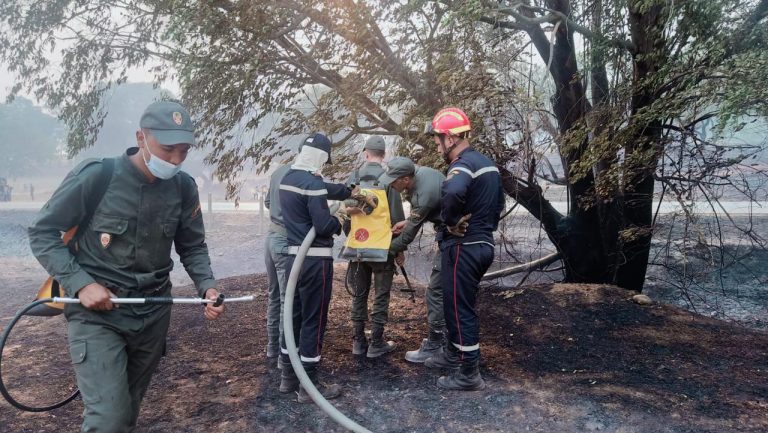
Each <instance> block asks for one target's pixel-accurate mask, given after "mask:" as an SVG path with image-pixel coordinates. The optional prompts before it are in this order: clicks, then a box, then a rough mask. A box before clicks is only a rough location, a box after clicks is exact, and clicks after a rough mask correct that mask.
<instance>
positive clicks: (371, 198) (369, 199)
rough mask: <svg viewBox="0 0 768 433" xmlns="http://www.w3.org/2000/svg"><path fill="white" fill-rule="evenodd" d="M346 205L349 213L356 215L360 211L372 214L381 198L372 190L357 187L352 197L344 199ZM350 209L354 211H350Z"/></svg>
mask: <svg viewBox="0 0 768 433" xmlns="http://www.w3.org/2000/svg"><path fill="white" fill-rule="evenodd" d="M344 205H345V206H346V207H347V209H348V212H347V213H348V214H349V215H355V214H359V213H364V214H366V215H370V214H372V213H373V211H374V209H376V208H377V207H378V206H379V198H378V197H376V194H374V193H372V192H370V191H366V190H363V189H360V188H358V187H355V189H353V190H352V195H351V196H350V198H348V199H346V200H344ZM355 208H356V210H355ZM349 210H352V211H351V212H349Z"/></svg>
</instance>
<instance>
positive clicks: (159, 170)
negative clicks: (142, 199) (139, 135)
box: [141, 136, 181, 179]
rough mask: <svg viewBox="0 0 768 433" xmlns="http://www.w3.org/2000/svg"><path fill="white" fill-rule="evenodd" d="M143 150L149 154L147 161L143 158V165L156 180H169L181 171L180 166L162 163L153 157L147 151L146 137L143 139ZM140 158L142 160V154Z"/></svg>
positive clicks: (166, 162)
mask: <svg viewBox="0 0 768 433" xmlns="http://www.w3.org/2000/svg"><path fill="white" fill-rule="evenodd" d="M144 149H146V151H147V153H149V160H147V159H146V158H144V163H145V164H147V168H148V169H149V172H150V173H152V176H155V177H156V178H158V179H170V178H172V177H173V176H176V173H178V172H179V170H181V164H179V165H175V164H171V163H170V162H168V161H164V160H162V159H160V158H158V157H156V156H155V155H153V154H152V152H150V151H149V143H147V137H146V136H145V137H144ZM141 156H142V158H143V157H144V154H143V153H142V154H141Z"/></svg>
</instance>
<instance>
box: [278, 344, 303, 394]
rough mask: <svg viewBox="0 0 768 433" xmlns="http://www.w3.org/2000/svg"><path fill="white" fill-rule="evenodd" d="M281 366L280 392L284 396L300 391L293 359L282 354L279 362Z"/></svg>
mask: <svg viewBox="0 0 768 433" xmlns="http://www.w3.org/2000/svg"><path fill="white" fill-rule="evenodd" d="M277 362H278V364H279V365H280V392H282V393H283V394H286V393H289V392H294V391H298V390H299V378H298V377H296V373H295V372H294V371H293V366H292V365H291V359H290V358H288V355H286V354H285V353H281V354H280V357H279V358H278V360H277Z"/></svg>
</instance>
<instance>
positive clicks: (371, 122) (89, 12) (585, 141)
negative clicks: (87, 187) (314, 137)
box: [0, 0, 768, 289]
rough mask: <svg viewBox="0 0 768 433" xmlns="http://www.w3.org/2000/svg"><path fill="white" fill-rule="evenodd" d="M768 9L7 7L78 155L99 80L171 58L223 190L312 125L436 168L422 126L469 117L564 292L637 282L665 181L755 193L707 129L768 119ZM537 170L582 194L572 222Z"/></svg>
mask: <svg viewBox="0 0 768 433" xmlns="http://www.w3.org/2000/svg"><path fill="white" fill-rule="evenodd" d="M767 15H768V0H715V1H706V2H703V1H697V0H679V1H675V2H669V1H662V0H589V1H587V0H571V1H567V0H515V1H490V0H472V1H452V0H442V1H425V0H400V1H374V0H369V1H363V0H357V1H354V0H334V1H325V2H310V1H304V0H280V1H270V0H265V1H246V0H242V1H237V0H211V1H173V0H164V1H155V0H145V1H140V0H124V1H120V2H114V1H106V0H101V1H91V2H82V1H74V0H54V1H47V2H32V1H18V2H6V3H4V4H2V5H0V17H2V18H0V19H2V20H3V25H2V30H0V58H2V59H3V60H4V61H5V62H7V63H8V64H9V69H10V70H11V71H13V72H15V73H17V74H18V76H19V77H21V78H22V80H21V81H20V82H19V84H18V86H17V88H16V89H15V90H21V89H25V90H26V91H29V92H33V93H34V94H35V95H36V96H37V97H39V98H40V99H41V100H44V101H46V102H47V103H48V104H49V105H50V106H51V107H53V108H55V109H57V110H60V113H61V117H62V119H63V120H64V121H65V122H66V123H67V124H68V125H69V126H70V131H69V136H68V145H69V148H70V149H71V150H72V151H77V150H79V149H83V148H86V147H88V146H89V145H90V144H92V143H93V142H94V140H95V137H96V134H95V131H96V130H97V128H98V127H99V126H100V122H101V119H103V114H104V113H103V112H101V111H100V107H101V106H100V104H101V101H102V99H101V94H102V93H103V92H104V91H105V87H104V86H102V85H101V84H100V83H120V82H123V81H125V79H126V76H127V75H126V71H127V69H128V68H147V67H149V66H147V65H151V64H156V63H154V62H156V61H160V63H159V66H156V67H153V68H152V72H154V73H155V74H156V77H157V79H158V81H162V80H164V79H176V80H178V81H179V82H180V83H181V87H182V92H183V97H184V99H185V101H186V102H187V103H188V104H189V105H190V106H191V108H192V111H193V112H195V113H197V115H198V116H199V120H200V126H201V137H202V142H204V143H206V144H207V145H209V146H210V149H211V153H210V155H209V161H210V162H212V163H215V164H217V166H218V169H219V174H220V175H221V176H224V177H233V176H234V175H235V174H236V173H237V172H238V171H239V170H240V169H242V167H243V166H244V165H245V164H246V163H253V164H255V166H256V167H257V169H262V170H263V169H265V168H266V167H267V165H268V163H269V162H270V161H271V159H272V158H273V157H274V156H276V155H281V154H283V153H285V152H287V148H286V146H285V143H284V142H283V141H281V139H282V138H284V137H293V136H295V135H299V134H304V133H306V132H308V131H315V130H319V131H324V132H326V133H329V134H333V135H334V136H335V138H336V140H335V142H336V146H337V148H341V149H342V151H341V152H338V153H340V154H342V155H349V152H346V150H347V148H346V147H347V146H348V145H350V144H352V143H353V142H354V139H355V137H357V136H358V135H360V134H371V133H376V134H382V135H387V136H392V137H395V138H396V139H397V142H398V143H399V145H400V151H401V152H404V153H408V154H410V155H411V156H413V157H414V158H415V159H417V160H419V161H420V162H421V163H424V164H432V165H437V164H439V162H438V158H436V153H435V152H434V151H433V150H434V147H433V145H432V144H431V143H429V142H428V141H427V140H425V138H424V137H422V136H421V134H420V131H421V130H422V129H423V125H424V123H425V121H427V120H428V119H430V118H431V116H432V114H433V113H434V112H435V111H436V110H437V109H439V108H441V107H442V106H446V105H457V106H461V107H462V108H464V109H466V110H467V111H468V112H469V113H470V116H471V118H472V120H473V122H474V125H475V129H474V134H475V135H474V142H475V143H476V145H478V146H479V147H481V148H482V150H483V151H484V152H486V153H487V154H489V155H491V156H492V157H493V158H494V159H495V161H496V162H497V164H498V165H499V167H500V168H502V171H503V174H504V176H503V177H504V181H505V188H506V190H507V192H508V193H509V194H510V195H512V196H513V197H515V198H516V199H517V201H518V202H519V203H520V204H521V205H523V206H524V207H526V208H527V209H528V210H529V211H530V212H531V213H532V214H533V215H534V216H536V217H537V218H539V219H540V220H541V222H542V225H543V227H544V228H545V230H546V232H547V234H548V236H549V238H550V239H551V240H552V242H553V243H554V244H555V245H556V246H557V248H558V251H559V252H560V253H561V254H562V256H563V260H564V264H565V267H566V277H567V279H569V280H571V281H605V282H614V283H618V284H620V285H622V286H624V287H629V288H635V289H641V288H642V283H643V281H644V276H645V268H646V266H647V263H648V251H649V246H650V239H651V236H652V233H653V227H654V224H653V209H652V198H653V194H654V191H655V186H656V185H661V186H662V190H663V191H664V192H665V193H666V192H667V191H669V192H670V193H671V194H672V196H673V198H675V199H677V200H680V201H681V202H683V203H684V204H685V201H686V200H691V199H694V198H695V197H694V195H695V196H698V197H700V196H702V195H703V196H704V197H705V198H706V199H707V200H716V199H717V197H718V196H719V195H720V194H722V190H723V188H735V189H736V190H738V191H742V192H745V193H746V194H747V195H748V196H749V197H750V198H753V197H754V196H753V195H752V193H751V192H750V191H751V190H750V188H746V189H745V188H743V186H744V185H743V182H742V181H741V179H743V176H742V175H741V174H742V173H743V170H742V169H743V168H744V167H745V161H746V160H747V158H750V157H752V156H753V155H754V154H755V152H757V150H758V149H756V148H755V146H754V143H753V144H752V146H751V147H750V146H749V145H748V146H744V145H735V144H734V143H731V142H728V141H727V140H725V139H724V136H723V135H722V134H714V135H709V136H708V137H703V136H702V135H701V134H700V131H701V130H702V129H701V128H698V126H699V125H700V124H701V122H705V121H708V120H713V119H714V120H717V121H718V122H719V130H718V131H720V132H722V131H725V130H726V126H728V125H735V127H736V128H738V125H739V123H740V122H744V121H745V120H746V121H749V117H748V116H765V115H766V114H768V109H767V108H766V98H765V96H766V93H765V92H766V90H765V86H764V85H763V83H765V82H766V78H768V76H766V75H767V74H768V68H766V67H765V66H766V63H768V49H766V41H767V37H768V29H767V28H766V16H767ZM53 51H60V52H61V53H62V61H61V64H60V65H56V66H57V67H56V68H52V65H51V64H50V60H49V59H50V58H51V56H50V54H51V52H53ZM51 69H56V70H57V71H60V73H55V74H51ZM254 131H258V132H259V134H255V133H254ZM548 151H556V152H557V153H558V154H559V155H560V160H561V163H560V164H556V166H557V167H561V170H560V171H559V172H558V170H557V169H555V168H553V167H554V166H552V167H550V166H548V164H547V162H548V160H547V158H546V155H547V152H548ZM342 161H343V159H342ZM547 172H548V173H549V174H547V175H546V176H545V173H547ZM542 176H544V177H546V178H547V179H548V180H549V181H553V182H559V183H563V184H564V185H565V186H566V187H567V188H568V191H569V211H568V213H567V214H565V215H564V214H561V213H559V212H557V211H556V210H555V209H554V207H552V206H551V204H550V203H549V202H548V201H547V200H546V199H545V198H544V196H543V194H542V188H541V187H540V186H539V183H540V179H541V177H542ZM585 251H586V252H587V253H586V254H585Z"/></svg>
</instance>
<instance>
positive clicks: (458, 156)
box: [451, 146, 474, 165]
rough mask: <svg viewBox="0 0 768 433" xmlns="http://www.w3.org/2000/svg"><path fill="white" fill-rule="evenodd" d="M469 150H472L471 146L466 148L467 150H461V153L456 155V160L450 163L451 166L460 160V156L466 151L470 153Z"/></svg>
mask: <svg viewBox="0 0 768 433" xmlns="http://www.w3.org/2000/svg"><path fill="white" fill-rule="evenodd" d="M470 150H474V149H473V148H472V146H468V147H467V148H465V149H464V150H462V151H461V152H459V154H458V155H456V158H453V161H451V165H453V163H455V162H456V161H458V160H460V159H461V156H462V155H464V154H465V153H466V152H467V151H470Z"/></svg>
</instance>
